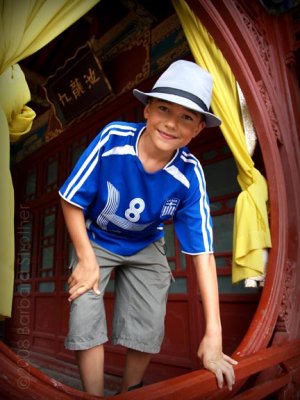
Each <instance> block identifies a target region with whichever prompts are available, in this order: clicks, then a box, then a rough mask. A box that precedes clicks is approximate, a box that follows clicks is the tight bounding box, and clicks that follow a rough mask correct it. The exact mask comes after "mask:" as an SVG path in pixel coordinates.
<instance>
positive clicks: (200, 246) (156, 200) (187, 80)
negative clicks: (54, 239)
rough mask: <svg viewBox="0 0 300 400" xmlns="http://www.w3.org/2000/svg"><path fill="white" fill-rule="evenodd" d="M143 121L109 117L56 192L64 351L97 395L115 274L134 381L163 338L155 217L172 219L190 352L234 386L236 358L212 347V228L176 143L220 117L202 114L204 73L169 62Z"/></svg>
mask: <svg viewBox="0 0 300 400" xmlns="http://www.w3.org/2000/svg"><path fill="white" fill-rule="evenodd" d="M133 93H134V95H135V96H136V97H137V98H138V99H139V100H140V101H141V102H142V103H144V104H145V108H144V117H145V120H146V123H138V124H136V123H128V122H126V123H125V122H113V123H111V124H108V125H107V126H106V127H104V128H103V130H102V131H101V132H100V134H99V135H98V136H97V137H96V138H95V139H94V140H93V141H92V143H91V144H90V145H89V146H88V148H87V149H86V151H85V152H84V154H83V155H82V156H81V158H80V160H79V161H78V163H77V165H76V166H75V168H74V170H73V171H72V173H71V175H70V176H69V178H68V179H67V180H66V182H65V183H64V185H63V186H62V188H61V189H60V195H61V197H62V209H63V213H64V217H65V221H66V224H67V228H68V231H69V233H70V236H71V239H72V242H73V245H74V248H75V252H76V257H77V258H76V260H75V261H74V263H73V271H72V274H71V276H70V278H69V280H68V283H69V288H70V289H69V294H70V297H69V301H70V302H71V314H70V323H69V333H68V337H67V338H66V342H65V344H66V347H67V348H68V349H71V350H75V352H76V358H77V361H78V365H79V370H80V374H81V379H82V382H83V387H84V389H85V390H86V391H88V392H89V393H90V394H94V395H103V374H104V372H103V364H104V351H103V343H105V342H106V341H107V334H106V323H105V313H104V308H103V292H104V290H105V287H106V285H107V283H108V280H109V277H110V274H111V272H112V271H113V270H114V271H115V273H116V278H115V295H116V296H115V312H114V320H113V337H112V341H113V343H114V344H120V345H122V346H125V347H127V355H126V365H125V372H124V376H123V383H122V388H121V392H125V391H127V390H132V389H133V388H136V387H140V386H141V385H142V379H143V375H144V373H145V371H146V368H147V366H148V364H149V362H150V360H151V356H152V355H153V354H155V353H158V352H159V350H160V345H161V342H162V340H163V333H164V317H165V310H166V301H167V293H168V289H169V285H170V281H171V272H170V268H169V266H168V263H167V259H166V256H165V253H164V246H163V245H164V241H163V222H164V221H166V220H169V219H170V218H172V219H173V221H174V227H175V231H176V234H177V237H178V239H179V241H180V244H181V247H182V251H183V252H184V253H186V254H190V255H191V256H192V257H193V261H194V265H195V269H196V274H197V281H198V284H199V289H200V293H201V297H202V303H203V309H204V314H205V319H206V329H205V335H204V337H203V339H202V341H201V343H200V346H199V349H198V356H199V357H200V358H201V359H202V362H203V365H204V367H205V368H207V369H209V370H211V371H212V372H214V373H215V375H216V378H217V382H218V385H219V387H222V385H223V380H224V377H225V379H226V381H227V385H228V387H229V389H231V388H232V385H233V383H234V371H233V365H234V364H236V361H234V360H233V359H231V358H230V357H228V356H226V355H224V354H223V353H222V338H221V323H220V315H219V305H218V288H217V278H216V266H215V260H214V255H213V248H212V225H211V217H210V212H209V204H208V199H207V194H206V189H205V180H204V176H203V171H202V168H201V166H200V163H199V161H198V160H197V159H196V158H195V157H194V156H193V155H192V154H190V152H189V150H188V149H187V148H186V147H185V146H186V145H187V144H188V143H189V142H190V141H191V140H192V139H193V138H194V137H196V136H197V135H198V134H199V133H200V132H201V131H202V129H203V128H204V127H205V126H206V127H213V126H218V125H220V124H221V121H220V119H219V118H218V117H216V116H215V115H214V114H212V113H210V112H209V106H210V100H211V94H212V78H211V76H210V74H209V73H208V72H207V71H204V70H203V69H201V68H200V67H199V66H198V65H197V64H195V63H192V62H189V61H185V60H179V61H176V62H174V63H173V64H171V65H170V67H169V68H168V69H167V70H166V71H165V72H164V73H163V74H162V75H161V77H160V78H159V79H158V80H157V82H156V84H155V85H154V87H153V89H152V91H151V92H149V93H144V92H141V91H139V90H137V89H135V90H134V91H133Z"/></svg>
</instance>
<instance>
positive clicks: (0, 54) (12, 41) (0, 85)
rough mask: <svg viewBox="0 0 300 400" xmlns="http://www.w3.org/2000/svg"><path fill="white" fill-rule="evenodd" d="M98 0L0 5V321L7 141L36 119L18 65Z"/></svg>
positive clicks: (8, 228)
mask: <svg viewBox="0 0 300 400" xmlns="http://www.w3.org/2000/svg"><path fill="white" fill-rule="evenodd" d="M98 2H99V0H21V1H20V0H1V1H0V11H1V15H0V26H1V35H0V168H1V169H0V171H1V178H0V204H1V212H0V226H1V230H0V232H1V233H0V317H1V316H3V317H10V316H11V305H12V295H13V279H14V193H13V186H12V181H11V175H10V168H9V150H10V149H9V140H11V141H15V140H17V139H18V138H19V137H20V136H21V135H22V134H24V133H27V132H28V131H30V129H31V126H32V121H33V119H34V117H35V113H34V111H33V110H31V109H30V108H29V107H27V106H26V105H25V104H26V103H27V102H28V101H29V100H30V92H29V89H28V85H27V83H26V80H25V77H24V74H23V72H22V71H21V69H20V67H19V66H18V64H16V63H17V62H18V61H20V60H22V59H23V58H25V57H28V56H29V55H31V54H33V53H34V52H36V51H37V50H39V49H40V48H42V47H43V46H45V45H46V44H47V43H49V42H50V41H51V40H52V39H54V38H55V37H56V36H57V35H59V34H60V33H61V32H63V31H64V30H65V29H67V28H68V27H69V26H70V25H71V24H73V23H74V22H75V21H76V20H78V19H79V18H80V17H82V16H83V15H84V14H85V13H86V12H87V11H89V10H90V9H91V8H92V7H93V6H94V5H95V4H97V3H98Z"/></svg>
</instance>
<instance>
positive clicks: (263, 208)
mask: <svg viewBox="0 0 300 400" xmlns="http://www.w3.org/2000/svg"><path fill="white" fill-rule="evenodd" d="M172 2H173V6H174V8H175V10H176V12H177V15H178V17H179V19H180V21H181V24H182V27H183V30H184V32H185V35H186V38H187V41H188V43H189V46H190V49H191V51H192V54H193V56H194V59H195V61H196V62H197V63H198V64H199V65H200V66H202V67H203V68H205V69H206V70H208V71H209V72H210V73H211V74H212V76H213V78H214V90H213V97H212V104H211V106H212V109H213V112H214V113H215V114H216V115H218V116H219V117H220V118H221V119H222V121H223V122H222V125H221V130H222V133H223V135H224V137H225V139H226V141H227V144H228V146H229V147H230V149H231V151H232V153H233V156H234V158H235V161H236V164H237V168H238V177H237V179H238V182H239V185H240V187H241V189H242V192H241V193H240V195H239V196H238V199H237V203H236V207H235V215H234V229H233V260H232V281H233V282H234V283H236V282H239V281H241V280H243V279H246V278H249V277H256V276H260V275H263V273H264V254H263V252H264V249H265V248H269V247H271V236H270V230H269V222H268V213H267V202H268V189H267V182H266V180H265V179H264V177H263V176H262V175H261V173H260V172H259V171H258V170H257V169H256V168H255V167H254V163H253V161H252V159H251V157H250V155H249V153H248V151H247V146H246V141H245V136H244V131H243V124H242V118H241V114H240V107H239V98H238V91H237V85H236V81H235V78H234V76H233V74H232V72H231V69H230V67H229V65H228V64H227V62H226V60H225V58H224V57H223V55H222V53H221V51H220V50H219V49H218V48H217V46H216V44H215V42H214V40H213V38H212V37H211V36H210V34H209V33H208V32H207V30H206V29H205V27H204V26H203V25H202V23H201V21H200V20H199V19H198V18H197V17H196V16H195V14H194V13H193V11H192V10H191V9H190V8H189V6H188V5H187V3H186V2H185V1H184V0H172Z"/></svg>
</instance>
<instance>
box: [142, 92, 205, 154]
mask: <svg viewBox="0 0 300 400" xmlns="http://www.w3.org/2000/svg"><path fill="white" fill-rule="evenodd" d="M144 117H145V119H146V120H147V128H146V130H147V133H148V134H149V135H150V136H151V139H152V142H153V143H154V144H155V146H156V147H158V148H159V149H160V150H164V151H170V152H173V151H174V150H176V149H178V148H180V147H183V146H186V145H187V144H188V143H189V142H190V141H191V140H192V139H193V138H194V137H196V136H197V135H198V134H199V133H200V132H201V131H202V129H203V128H204V127H205V122H204V121H203V120H202V115H201V114H200V113H198V112H196V111H193V110H190V109H189V108H186V107H183V106H181V105H179V104H175V103H171V102H169V101H166V100H160V99H155V98H154V99H151V100H150V102H149V103H148V104H147V105H146V106H145V109H144Z"/></svg>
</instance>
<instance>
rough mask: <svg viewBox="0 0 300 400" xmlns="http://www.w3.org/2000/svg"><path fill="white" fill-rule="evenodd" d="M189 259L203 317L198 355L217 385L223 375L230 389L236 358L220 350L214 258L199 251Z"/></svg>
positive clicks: (221, 383)
mask: <svg viewBox="0 0 300 400" xmlns="http://www.w3.org/2000/svg"><path fill="white" fill-rule="evenodd" d="M193 261H194V265H195V268H196V274H197V281H198V286H199V290H200V295H201V299H202V304H203V311H204V316H205V321H206V329H205V334H204V337H203V339H202V341H201V343H200V346H199V349H198V357H199V358H201V360H202V362H203V365H204V367H205V368H206V369H208V370H210V371H212V372H213V373H214V374H215V375H216V378H217V382H218V386H219V387H220V388H221V387H222V386H223V383H224V376H225V379H226V382H227V386H228V388H229V389H230V390H231V389H232V385H233V384H234V381H235V376H234V370H233V365H235V364H237V362H236V361H235V360H233V359H232V358H230V357H228V356H226V355H225V354H223V352H222V327H221V321H220V309H219V293H218V281H217V272H216V263H215V258H214V255H213V254H200V255H197V256H193Z"/></svg>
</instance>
